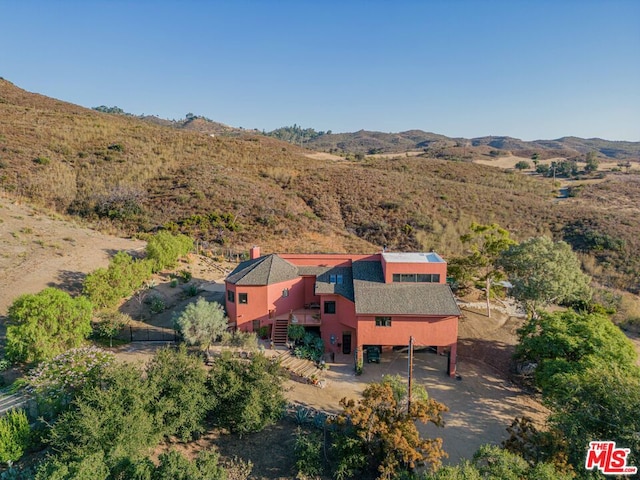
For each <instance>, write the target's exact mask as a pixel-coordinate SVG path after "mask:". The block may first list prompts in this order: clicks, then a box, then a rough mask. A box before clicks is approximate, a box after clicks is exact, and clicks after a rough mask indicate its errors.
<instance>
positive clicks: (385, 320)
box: [376, 317, 391, 327]
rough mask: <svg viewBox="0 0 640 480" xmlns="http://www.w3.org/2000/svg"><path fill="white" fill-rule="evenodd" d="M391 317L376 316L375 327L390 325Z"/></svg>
mask: <svg viewBox="0 0 640 480" xmlns="http://www.w3.org/2000/svg"><path fill="white" fill-rule="evenodd" d="M390 326H391V317H376V327H390Z"/></svg>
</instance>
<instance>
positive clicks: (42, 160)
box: [33, 156, 51, 165]
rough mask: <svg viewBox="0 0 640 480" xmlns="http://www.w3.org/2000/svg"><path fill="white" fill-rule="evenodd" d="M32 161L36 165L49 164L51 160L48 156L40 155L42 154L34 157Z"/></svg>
mask: <svg viewBox="0 0 640 480" xmlns="http://www.w3.org/2000/svg"><path fill="white" fill-rule="evenodd" d="M33 161H34V162H35V163H37V164H38V165H49V164H50V163H51V160H50V159H49V157H42V156H40V157H37V158H35V159H34V160H33Z"/></svg>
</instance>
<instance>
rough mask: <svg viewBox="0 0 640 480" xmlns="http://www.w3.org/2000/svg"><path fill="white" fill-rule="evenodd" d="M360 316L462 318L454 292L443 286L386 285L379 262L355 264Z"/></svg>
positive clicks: (354, 272)
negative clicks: (439, 316) (446, 316)
mask: <svg viewBox="0 0 640 480" xmlns="http://www.w3.org/2000/svg"><path fill="white" fill-rule="evenodd" d="M352 267H353V289H354V294H355V295H354V296H355V304H356V313H357V314H359V315H460V309H459V308H458V305H457V304H456V301H455V299H454V298H453V294H452V293H451V289H450V288H449V286H448V285H445V284H440V283H384V277H383V275H382V265H381V264H380V263H378V262H368V261H357V262H353V266H352Z"/></svg>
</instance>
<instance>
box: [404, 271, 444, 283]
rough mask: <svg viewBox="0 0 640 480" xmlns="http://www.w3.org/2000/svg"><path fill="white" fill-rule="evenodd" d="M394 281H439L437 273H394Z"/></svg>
mask: <svg viewBox="0 0 640 480" xmlns="http://www.w3.org/2000/svg"><path fill="white" fill-rule="evenodd" d="M393 281H394V282H402V283H416V282H417V283H440V274H439V273H394V274H393Z"/></svg>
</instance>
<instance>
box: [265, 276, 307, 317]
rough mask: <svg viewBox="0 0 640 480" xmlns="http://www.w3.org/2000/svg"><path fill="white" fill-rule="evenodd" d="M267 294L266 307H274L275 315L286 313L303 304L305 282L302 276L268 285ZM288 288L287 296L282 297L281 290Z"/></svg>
mask: <svg viewBox="0 0 640 480" xmlns="http://www.w3.org/2000/svg"><path fill="white" fill-rule="evenodd" d="M267 288H268V294H267V303H268V308H269V309H270V310H271V309H275V310H276V315H282V314H284V313H288V312H289V311H290V310H296V309H299V308H302V307H303V306H304V300H305V284H304V280H303V279H302V278H298V279H295V280H288V281H286V282H281V283H276V284H273V285H269V286H268V287H267ZM285 288H288V289H289V296H288V297H283V296H282V291H283V290H284V289H285Z"/></svg>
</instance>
